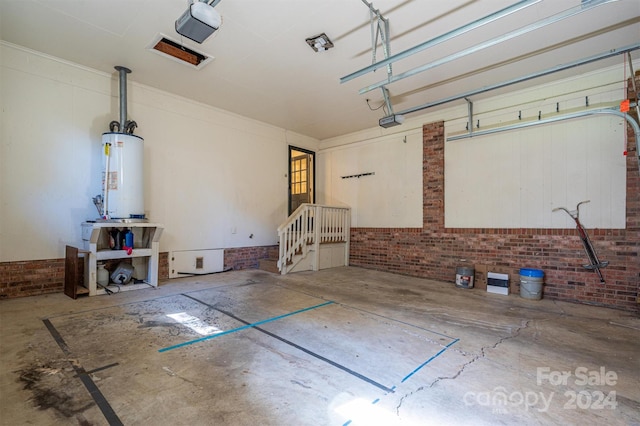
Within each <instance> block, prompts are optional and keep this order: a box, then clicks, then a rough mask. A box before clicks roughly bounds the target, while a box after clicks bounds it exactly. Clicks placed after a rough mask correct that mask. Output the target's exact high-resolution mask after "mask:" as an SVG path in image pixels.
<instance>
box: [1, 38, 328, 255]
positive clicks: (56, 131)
mask: <svg viewBox="0 0 640 426" xmlns="http://www.w3.org/2000/svg"><path fill="white" fill-rule="evenodd" d="M0 58H2V61H1V64H0V65H1V66H0V73H1V74H0V81H1V85H0V90H1V92H0V98H1V106H2V120H1V123H2V130H1V136H2V140H1V143H0V261H16V260H34V259H50V258H60V257H64V246H65V245H66V244H72V245H77V244H79V243H80V242H81V236H80V223H81V222H83V221H85V220H87V219H94V218H96V217H97V214H98V213H97V210H96V209H95V207H94V206H93V203H92V201H91V198H92V197H93V196H95V195H97V194H99V193H100V182H101V162H102V156H101V135H102V133H103V132H106V131H108V124H109V122H111V121H112V120H118V119H119V100H118V77H117V72H116V71H115V70H114V73H113V74H112V75H109V74H104V73H101V72H97V71H95V70H91V69H87V68H83V67H80V66H77V65H75V64H71V63H68V62H64V61H61V60H58V59H56V58H51V57H47V56H44V55H41V54H39V53H37V52H32V51H29V50H26V49H22V48H20V47H17V46H13V45H10V44H7V43H2V44H0ZM114 65H116V64H114ZM128 79H129V84H128V113H129V114H128V115H129V119H133V120H135V121H136V122H137V123H138V126H139V127H138V129H137V130H136V132H135V134H136V135H138V136H141V137H142V138H144V140H145V142H144V143H145V158H144V184H145V210H146V213H147V217H148V218H149V219H150V220H151V221H153V222H158V223H162V224H163V225H164V226H165V231H164V234H163V237H162V240H161V243H160V250H161V251H173V250H197V249H213V248H227V247H246V246H260V245H270V244H275V243H276V241H277V234H276V228H277V226H278V225H279V224H280V223H281V222H282V220H283V219H284V218H285V217H286V213H287V177H286V173H287V155H288V151H287V147H288V145H289V144H292V145H296V146H300V147H304V148H307V149H311V150H315V149H317V141H315V140H313V139H311V138H307V137H304V136H301V135H296V134H292V133H290V132H287V131H285V130H283V129H279V128H275V127H273V126H270V125H266V124H264V123H260V122H257V121H254V120H250V119H247V118H244V117H241V116H238V115H235V114H232V113H228V112H225V111H222V110H218V109H214V108H211V107H208V106H205V105H202V104H199V103H196V102H193V101H190V100H188V99H184V98H181V97H179V96H175V95H172V94H169V93H166V92H163V91H160V90H156V89H152V88H150V87H147V86H143V85H140V84H136V83H135V70H133V73H132V74H129V76H128ZM251 234H253V237H252V238H250V235H251Z"/></svg>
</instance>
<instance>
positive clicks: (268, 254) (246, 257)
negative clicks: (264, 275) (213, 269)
mask: <svg viewBox="0 0 640 426" xmlns="http://www.w3.org/2000/svg"><path fill="white" fill-rule="evenodd" d="M274 250H275V257H276V258H277V257H278V252H277V250H278V246H261V247H240V248H226V249H224V267H225V269H227V268H232V269H235V270H238V269H256V268H258V266H259V263H260V259H269V258H273V257H274V255H273V253H274Z"/></svg>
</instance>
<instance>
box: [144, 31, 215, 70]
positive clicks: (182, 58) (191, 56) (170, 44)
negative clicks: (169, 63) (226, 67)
mask: <svg viewBox="0 0 640 426" xmlns="http://www.w3.org/2000/svg"><path fill="white" fill-rule="evenodd" d="M147 49H148V50H151V51H152V52H154V53H157V54H159V55H162V56H164V57H165V58H169V59H171V60H174V61H177V62H180V63H181V64H185V65H187V66H189V67H192V68H195V69H201V68H202V67H204V66H205V65H207V64H208V63H209V62H211V61H212V60H213V56H211V55H207V54H206V53H202V52H198V51H196V50H193V49H190V48H188V47H187V46H184V45H181V44H180V43H178V42H177V41H175V40H171V39H170V38H168V37H167V36H165V35H164V34H158V35H157V36H156V37H155V38H154V39H153V41H152V42H151V43H149V46H147Z"/></svg>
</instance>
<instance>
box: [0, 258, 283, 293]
mask: <svg viewBox="0 0 640 426" xmlns="http://www.w3.org/2000/svg"><path fill="white" fill-rule="evenodd" d="M274 250H275V257H277V254H278V251H277V250H278V246H264V247H241V248H231V249H225V250H224V266H225V268H228V267H231V268H233V269H236V270H237V269H248V268H257V267H258V263H259V261H260V259H266V258H269V257H273V253H274ZM158 262H159V267H158V278H159V279H160V280H167V279H169V253H168V252H161V253H160V256H159V259H158ZM63 290H64V259H47V260H25V261H19V262H0V299H9V298H15V297H23V296H35V295H38V294H46V293H59V292H62V291H63Z"/></svg>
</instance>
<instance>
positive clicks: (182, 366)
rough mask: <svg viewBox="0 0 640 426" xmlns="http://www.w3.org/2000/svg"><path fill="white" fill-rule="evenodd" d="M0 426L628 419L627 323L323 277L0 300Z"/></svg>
mask: <svg viewBox="0 0 640 426" xmlns="http://www.w3.org/2000/svg"><path fill="white" fill-rule="evenodd" d="M0 309H1V311H0V320H1V339H2V347H1V349H0V355H1V362H2V364H1V367H2V368H1V376H0V385H1V390H2V391H1V392H2V394H1V395H0V417H1V422H2V424H3V425H22V424H36V425H54V424H55V425H60V424H72V425H105V424H114V425H116V424H125V425H183V424H184V425H284V424H295V425H347V424H349V425H358V424H362V425H385V426H387V425H394V424H398V425H425V424H437V425H446V424H452V425H470V424H472V425H482V424H487V425H489V424H491V425H495V424H580V425H590V424H607V425H633V424H640V355H639V354H640V339H639V337H640V319H639V318H638V316H637V315H635V314H632V313H628V312H621V311H615V310H610V309H604V308H598V307H591V306H583V305H575V304H568V303H561V302H554V301H551V300H545V299H543V300H540V301H531V300H525V299H522V298H520V297H519V296H517V295H511V296H500V295H494V294H487V293H485V292H481V291H478V290H465V289H458V288H456V287H455V286H454V285H453V284H452V283H441V282H435V281H429V280H421V279H416V278H410V277H404V276H399V275H393V274H387V273H380V272H375V271H370V270H365V269H360V268H353V267H348V268H337V269H332V270H324V271H321V272H317V273H297V274H290V275H286V276H283V277H282V276H278V275H274V274H270V273H268V272H263V271H258V270H245V271H236V272H228V273H221V274H214V275H208V276H200V277H192V278H183V279H178V280H171V281H169V282H165V283H162V284H161V286H160V287H159V288H157V289H149V290H140V291H132V292H122V293H120V294H115V295H112V296H98V297H92V298H83V299H78V300H75V301H74V300H71V299H69V298H67V297H66V296H64V295H62V294H53V295H44V296H36V297H29V298H23V299H13V300H5V301H2V302H1V303H0Z"/></svg>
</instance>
